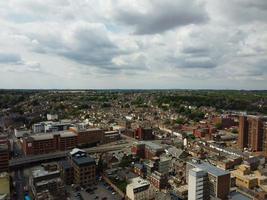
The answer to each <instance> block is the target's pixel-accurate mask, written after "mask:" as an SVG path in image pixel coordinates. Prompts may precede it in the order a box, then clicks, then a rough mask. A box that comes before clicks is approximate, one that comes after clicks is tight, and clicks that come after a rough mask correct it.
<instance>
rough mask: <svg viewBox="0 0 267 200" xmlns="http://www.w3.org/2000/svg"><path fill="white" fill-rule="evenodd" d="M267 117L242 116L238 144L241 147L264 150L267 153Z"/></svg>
mask: <svg viewBox="0 0 267 200" xmlns="http://www.w3.org/2000/svg"><path fill="white" fill-rule="evenodd" d="M266 127H267V117H262V116H253V115H247V116H240V117H239V135H238V146H239V148H241V149H244V148H249V149H250V150H251V151H264V152H265V153H267V146H266V140H267V129H266Z"/></svg>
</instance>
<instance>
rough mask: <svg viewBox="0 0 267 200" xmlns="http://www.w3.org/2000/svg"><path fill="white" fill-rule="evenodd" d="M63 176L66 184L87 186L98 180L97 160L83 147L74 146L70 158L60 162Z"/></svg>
mask: <svg viewBox="0 0 267 200" xmlns="http://www.w3.org/2000/svg"><path fill="white" fill-rule="evenodd" d="M59 169H60V171H61V177H62V179H63V180H64V182H65V184H67V185H70V184H72V183H74V184H77V185H81V186H87V185H91V184H94V183H95V181H96V162H95V160H94V159H93V158H91V157H90V156H88V155H87V153H86V152H85V151H83V150H81V149H77V148H74V149H73V150H72V151H71V152H70V153H69V157H68V160H65V161H61V162H59Z"/></svg>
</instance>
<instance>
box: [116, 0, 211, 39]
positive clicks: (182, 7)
mask: <svg viewBox="0 0 267 200" xmlns="http://www.w3.org/2000/svg"><path fill="white" fill-rule="evenodd" d="M115 18H116V19H118V20H119V21H121V22H123V23H125V24H127V25H131V26H134V27H135V29H136V30H135V33H136V34H141V35H142V34H155V33H161V32H164V31H167V30H170V29H173V28H176V27H179V26H185V25H189V24H200V23H204V22H206V21H207V20H208V15H207V13H206V11H205V8H204V6H203V5H201V4H199V3H197V1H195V0H176V1H171V0H165V1H162V0H155V1H153V2H152V1H151V6H150V7H149V8H148V9H147V12H140V11H138V10H125V9H123V8H120V9H118V10H117V11H116V13H115Z"/></svg>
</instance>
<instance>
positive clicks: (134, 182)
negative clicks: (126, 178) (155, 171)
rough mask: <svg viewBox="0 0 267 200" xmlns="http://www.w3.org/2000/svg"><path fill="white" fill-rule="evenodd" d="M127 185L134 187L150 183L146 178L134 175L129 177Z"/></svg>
mask: <svg viewBox="0 0 267 200" xmlns="http://www.w3.org/2000/svg"><path fill="white" fill-rule="evenodd" d="M128 185H129V186H131V187H133V189H135V188H139V187H143V186H147V185H150V183H149V182H148V181H147V180H145V179H142V178H141V177H136V178H132V179H130V183H129V184H128Z"/></svg>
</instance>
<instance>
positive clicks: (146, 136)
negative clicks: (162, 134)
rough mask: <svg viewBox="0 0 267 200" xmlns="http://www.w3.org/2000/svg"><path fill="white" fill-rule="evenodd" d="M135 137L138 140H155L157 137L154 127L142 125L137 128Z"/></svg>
mask: <svg viewBox="0 0 267 200" xmlns="http://www.w3.org/2000/svg"><path fill="white" fill-rule="evenodd" d="M134 137H135V139H137V140H153V139H154V138H155V137H154V135H153V131H152V128H142V127H139V128H137V129H136V130H135V134H134Z"/></svg>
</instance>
